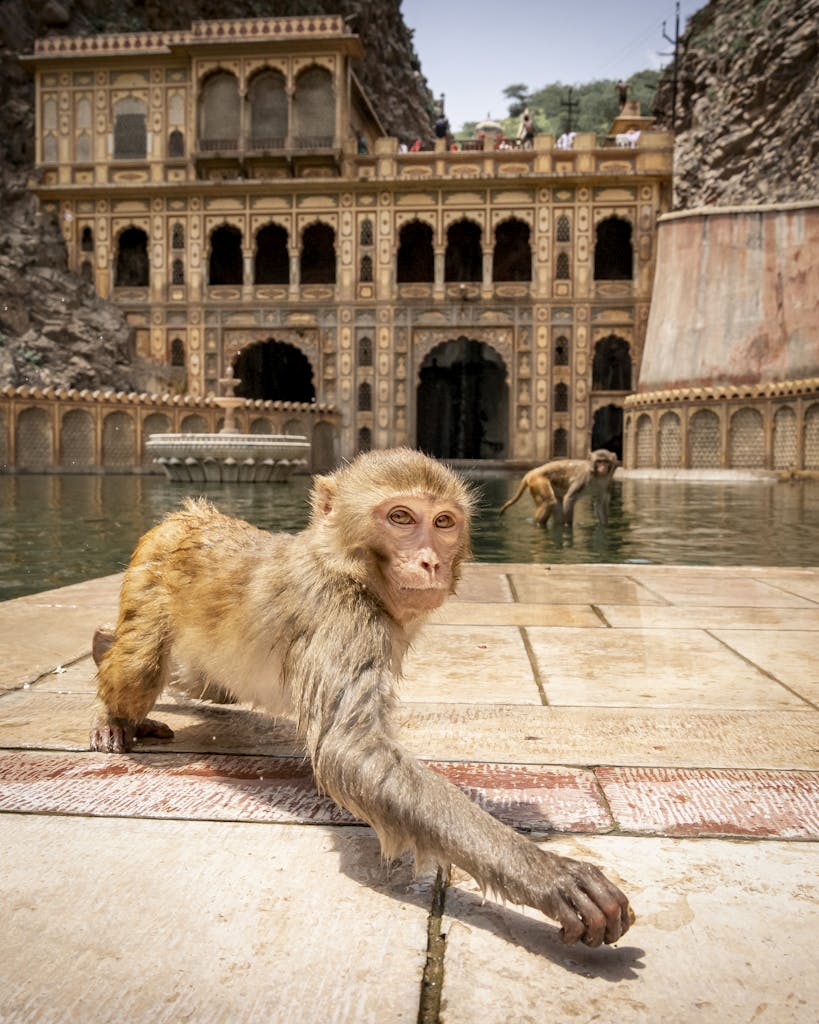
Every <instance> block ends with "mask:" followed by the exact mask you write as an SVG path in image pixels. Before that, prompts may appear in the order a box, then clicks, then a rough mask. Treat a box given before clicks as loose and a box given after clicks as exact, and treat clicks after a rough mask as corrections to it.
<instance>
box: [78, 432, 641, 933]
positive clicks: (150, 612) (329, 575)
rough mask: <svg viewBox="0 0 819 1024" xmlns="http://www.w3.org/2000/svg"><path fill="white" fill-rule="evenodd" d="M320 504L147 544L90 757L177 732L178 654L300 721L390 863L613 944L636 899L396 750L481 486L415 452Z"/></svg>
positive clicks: (121, 621)
mask: <svg viewBox="0 0 819 1024" xmlns="http://www.w3.org/2000/svg"><path fill="white" fill-rule="evenodd" d="M312 501H313V514H312V519H311V522H310V525H309V527H308V528H307V530H305V531H304V532H303V533H301V534H299V535H297V536H288V535H285V534H269V533H265V532H263V531H261V530H257V529H255V528H254V527H252V526H250V525H248V524H247V523H243V522H239V521H237V520H232V519H228V518H226V517H225V516H222V515H220V514H219V513H218V512H216V511H215V510H214V509H213V508H211V507H210V506H209V505H207V504H206V503H204V502H188V503H187V504H186V505H185V507H184V508H183V509H182V511H180V512H177V513H175V514H173V515H171V516H169V517H168V518H167V519H165V520H164V521H163V522H162V523H160V525H159V526H157V527H155V528H154V529H153V530H151V531H150V532H149V533H148V534H146V535H145V536H144V537H143V538H142V540H141V541H140V543H139V545H138V546H137V549H136V551H135V552H134V555H133V558H132V559H131V563H130V565H129V567H128V570H127V572H126V574H125V579H124V581H123V585H122V592H121V598H120V609H119V618H118V621H117V625H116V630H115V633H114V636H113V640H111V637H110V635H108V634H106V633H104V632H101V633H100V634H98V637H97V640H96V641H95V654H96V655H98V656H99V658H100V661H99V673H98V675H99V696H100V699H101V701H102V703H103V705H104V712H103V714H102V716H101V717H100V719H99V721H98V722H97V723H96V724H95V726H94V728H93V729H92V732H91V745H92V748H93V749H96V750H103V751H123V750H127V749H128V748H129V747H130V746H131V744H132V743H133V740H134V738H135V737H139V736H140V735H145V734H156V730H157V728H162V727H161V726H160V724H159V723H155V722H153V721H152V720H150V719H147V718H146V716H147V715H148V713H149V712H150V710H151V708H152V707H153V705H154V702H155V701H156V698H157V696H158V694H159V692H160V691H161V689H162V687H163V686H164V685H165V682H166V681H167V679H168V676H169V671H170V665H171V662H172V659H173V663H174V664H175V665H177V666H179V671H181V672H182V673H183V676H184V675H186V676H187V677H189V678H191V679H194V680H196V681H198V682H203V683H205V684H211V683H212V684H215V685H217V686H218V687H220V688H224V689H227V690H228V691H229V692H230V693H232V694H233V695H234V696H235V697H237V698H238V699H240V700H251V701H254V702H255V703H257V704H259V705H261V706H262V707H263V708H265V709H267V710H268V711H269V712H271V713H273V714H280V713H285V714H289V715H292V716H293V717H294V719H295V721H296V724H297V728H298V732H299V735H300V736H301V738H302V740H303V741H304V744H305V747H306V749H307V751H308V753H309V755H310V757H311V759H312V764H313V770H314V772H315V776H316V782H317V784H318V786H319V788H320V789H322V790H324V791H326V792H327V793H328V794H330V796H332V797H333V799H334V800H336V801H337V802H338V803H339V804H341V805H342V806H343V807H346V808H348V809H349V810H350V811H352V812H353V813H354V814H357V815H358V816H360V817H361V818H363V819H364V820H366V821H368V822H369V823H370V824H371V825H372V826H373V828H374V829H375V831H376V832H377V834H378V837H379V839H380V841H381V846H382V850H383V852H384V854H385V856H388V857H389V856H394V855H397V854H399V853H402V852H403V851H407V850H409V851H412V852H413V853H414V854H415V856H416V859H417V860H418V862H419V863H422V864H429V863H438V864H448V863H450V862H454V863H455V864H458V865H459V866H460V867H462V868H464V869H465V870H466V871H468V872H469V873H470V874H472V875H473V876H474V877H475V878H476V879H477V880H478V882H479V883H480V884H481V886H482V887H483V888H484V889H485V890H488V891H492V892H494V893H496V894H498V895H499V896H501V897H502V898H505V899H509V900H513V901H515V902H517V903H524V904H528V905H530V906H534V907H537V908H539V909H540V910H542V911H543V912H544V913H546V914H547V915H549V916H551V917H553V918H555V919H556V920H558V921H559V922H560V924H561V926H562V928H563V934H564V938H565V940H566V941H567V942H575V941H577V940H578V939H581V940H582V941H584V942H586V943H587V944H589V945H599V944H600V943H601V942H614V941H615V940H616V939H618V938H619V937H620V936H621V935H622V934H623V933H624V932H625V931H626V929H627V928H628V926H629V920H630V918H629V908H628V903H627V901H626V898H625V897H624V896H623V895H622V893H620V891H619V890H618V889H617V888H616V887H615V886H613V885H612V884H611V883H610V882H608V880H607V879H606V878H605V877H604V876H603V875H602V874H601V873H600V872H599V871H598V870H597V869H596V868H594V867H592V866H591V865H589V864H584V863H581V862H578V861H572V860H568V859H565V858H561V857H558V856H556V855H554V854H552V853H547V852H545V851H543V850H541V849H540V848H539V847H538V846H536V845H535V844H534V843H531V842H530V841H528V840H527V839H525V838H523V837H522V836H520V835H518V834H517V833H516V832H514V831H513V830H512V829H510V828H508V827H507V826H506V825H503V824H501V823H500V822H499V821H497V820H496V819H495V818H493V817H492V816H491V815H489V814H487V813H486V812H485V811H483V810H481V809H480V808H479V807H478V806H477V805H476V804H475V803H473V802H472V801H471V800H469V799H468V798H467V797H466V796H465V795H464V794H463V793H462V792H461V791H460V790H458V789H457V788H456V787H455V786H453V785H452V784H451V783H449V782H447V781H446V780H445V779H444V778H442V777H441V776H440V775H438V774H436V773H435V772H433V771H430V770H429V769H427V768H425V767H424V766H422V765H421V764H420V763H419V762H418V761H417V760H416V759H415V758H414V757H413V756H412V755H411V754H410V753H409V752H408V751H407V750H405V749H404V748H403V747H402V746H401V745H400V744H399V743H398V742H397V740H396V736H395V731H396V730H395V725H394V723H393V711H394V706H395V703H396V684H397V679H398V677H399V674H400V668H401V661H402V658H403V656H404V653H405V651H406V649H407V647H408V645H409V643H410V642H411V640H412V638H413V637H414V635H415V634H416V632H417V630H418V628H419V626H420V624H421V623H422V621H423V619H424V617H425V616H426V614H427V613H428V612H429V611H431V610H432V609H433V608H435V607H437V606H438V605H440V604H441V602H442V601H443V600H444V598H445V597H446V595H447V594H449V593H451V592H453V591H454V588H455V584H456V582H457V580H458V576H459V573H460V567H461V564H462V562H463V560H464V559H465V558H466V557H468V555H469V521H470V514H471V497H470V494H469V492H468V491H467V489H466V488H465V487H464V485H463V484H462V482H461V481H460V480H459V478H458V477H456V476H455V475H454V474H453V473H451V472H450V471H449V470H447V469H445V468H444V467H443V466H441V465H439V464H438V463H436V462H434V461H433V460H431V459H428V458H427V457H426V456H423V455H421V454H420V453H418V452H414V451H410V450H406V449H400V450H396V451H391V452H372V453H368V454H367V455H363V456H360V457H359V458H358V459H357V460H356V461H355V462H354V463H353V464H351V465H349V466H346V467H344V468H342V469H340V470H339V471H338V472H336V473H334V474H332V475H331V476H329V477H320V478H317V480H316V483H315V488H314V491H313V496H312ZM171 735H172V734H171Z"/></svg>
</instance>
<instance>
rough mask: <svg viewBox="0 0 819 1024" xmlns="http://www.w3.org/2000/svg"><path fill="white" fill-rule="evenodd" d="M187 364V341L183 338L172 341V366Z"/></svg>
mask: <svg viewBox="0 0 819 1024" xmlns="http://www.w3.org/2000/svg"><path fill="white" fill-rule="evenodd" d="M184 365H185V343H184V341H182V339H181V338H174V339H173V340H172V341H171V366H184Z"/></svg>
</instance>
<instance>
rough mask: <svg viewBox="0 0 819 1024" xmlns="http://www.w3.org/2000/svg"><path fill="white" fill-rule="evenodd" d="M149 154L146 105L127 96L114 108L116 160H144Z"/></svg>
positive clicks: (133, 97)
mask: <svg viewBox="0 0 819 1024" xmlns="http://www.w3.org/2000/svg"><path fill="white" fill-rule="evenodd" d="M147 152H148V132H147V129H146V127H145V103H144V101H143V100H139V99H137V98H136V97H135V96H127V97H126V98H125V99H124V100H120V101H119V103H117V104H116V105H115V106H114V158H115V159H116V160H144V159H145V156H146V154H147Z"/></svg>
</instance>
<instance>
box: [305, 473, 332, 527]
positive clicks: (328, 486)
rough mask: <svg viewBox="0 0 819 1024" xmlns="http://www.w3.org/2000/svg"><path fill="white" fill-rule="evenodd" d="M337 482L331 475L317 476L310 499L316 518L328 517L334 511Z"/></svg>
mask: <svg viewBox="0 0 819 1024" xmlns="http://www.w3.org/2000/svg"><path fill="white" fill-rule="evenodd" d="M337 495H338V483H337V482H336V480H335V479H334V478H333V477H331V476H317V477H316V478H315V480H314V481H313V493H312V494H311V496H310V501H311V504H312V506H313V515H314V516H315V518H316V519H328V518H329V517H330V516H331V515H332V514H333V512H334V511H335V504H336V496H337Z"/></svg>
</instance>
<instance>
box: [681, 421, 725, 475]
mask: <svg viewBox="0 0 819 1024" xmlns="http://www.w3.org/2000/svg"><path fill="white" fill-rule="evenodd" d="M688 447H689V450H690V452H691V468H692V469H719V464H720V431H719V417H718V416H717V414H716V413H714V412H711V411H710V409H701V410H700V411H699V412H696V413H694V415H693V416H692V417H691V425H690V428H689V445H688Z"/></svg>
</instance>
